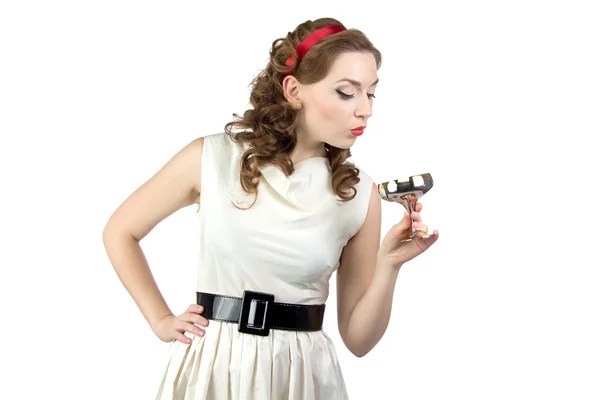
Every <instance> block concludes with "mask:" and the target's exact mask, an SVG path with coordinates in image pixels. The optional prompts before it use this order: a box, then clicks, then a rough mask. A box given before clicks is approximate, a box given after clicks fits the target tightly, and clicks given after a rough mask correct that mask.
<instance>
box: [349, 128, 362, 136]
mask: <svg viewBox="0 0 600 400" xmlns="http://www.w3.org/2000/svg"><path fill="white" fill-rule="evenodd" d="M364 130H365V127H364V126H358V127H356V128H354V129H352V130H351V131H350V132H351V133H352V134H353V135H354V136H360V135H362V134H363V131H364Z"/></svg>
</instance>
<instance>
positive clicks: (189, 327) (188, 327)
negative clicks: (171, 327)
mask: <svg viewBox="0 0 600 400" xmlns="http://www.w3.org/2000/svg"><path fill="white" fill-rule="evenodd" d="M177 328H178V330H182V331H185V332H189V333H192V334H194V335H196V336H200V337H202V336H204V333H205V331H204V329H202V328H199V327H197V326H196V325H194V324H191V323H189V322H183V321H179V324H178V327H177Z"/></svg>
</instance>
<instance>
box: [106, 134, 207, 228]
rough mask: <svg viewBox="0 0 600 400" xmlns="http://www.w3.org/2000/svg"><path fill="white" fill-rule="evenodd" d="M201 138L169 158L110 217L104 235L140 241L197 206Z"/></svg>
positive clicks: (202, 144) (201, 150)
mask: <svg viewBox="0 0 600 400" xmlns="http://www.w3.org/2000/svg"><path fill="white" fill-rule="evenodd" d="M203 149H204V138H203V137H200V138H196V139H194V140H192V141H191V142H189V143H188V144H187V145H185V146H184V147H183V148H182V149H180V150H179V151H178V152H177V153H176V154H175V155H173V156H172V157H171V158H170V159H169V160H168V161H167V162H166V163H165V164H164V165H163V166H162V167H161V168H160V169H159V170H158V171H157V172H156V173H155V174H154V175H153V176H152V177H150V178H149V179H148V180H147V181H146V182H144V183H143V184H142V185H141V186H140V187H138V188H137V189H136V190H135V191H134V192H133V193H132V194H131V195H130V196H129V197H128V198H127V199H126V200H125V201H124V202H123V203H122V204H121V205H120V206H119V207H118V208H117V210H116V211H115V212H114V213H113V214H112V215H111V216H110V218H109V220H108V222H107V223H106V227H105V229H104V234H105V235H106V234H107V233H128V234H131V235H132V236H133V237H135V238H136V239H137V240H141V239H142V238H144V237H145V236H146V235H147V234H148V233H149V232H150V231H151V230H152V229H153V228H154V227H155V226H156V225H157V224H158V223H159V222H161V221H162V220H164V219H165V218H167V217H168V216H169V215H171V214H173V213H175V212H176V211H178V210H180V209H182V208H184V207H187V206H189V205H192V204H194V203H197V202H198V199H199V194H200V191H201V187H200V186H201V180H200V177H201V173H202V152H203Z"/></svg>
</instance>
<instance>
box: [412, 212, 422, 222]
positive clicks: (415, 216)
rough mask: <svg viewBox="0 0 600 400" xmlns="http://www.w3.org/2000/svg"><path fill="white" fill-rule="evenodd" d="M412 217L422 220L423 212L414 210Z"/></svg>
mask: <svg viewBox="0 0 600 400" xmlns="http://www.w3.org/2000/svg"><path fill="white" fill-rule="evenodd" d="M411 218H412V219H413V221H421V214H420V213H418V212H417V211H413V212H412V214H411Z"/></svg>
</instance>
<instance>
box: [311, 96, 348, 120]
mask: <svg viewBox="0 0 600 400" xmlns="http://www.w3.org/2000/svg"><path fill="white" fill-rule="evenodd" d="M316 111H317V115H318V118H319V119H322V120H330V121H339V120H341V119H346V118H347V116H348V113H349V112H351V111H350V107H349V106H348V105H347V104H345V102H343V101H340V100H337V99H336V100H331V101H328V102H320V103H318V104H317V107H316Z"/></svg>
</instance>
